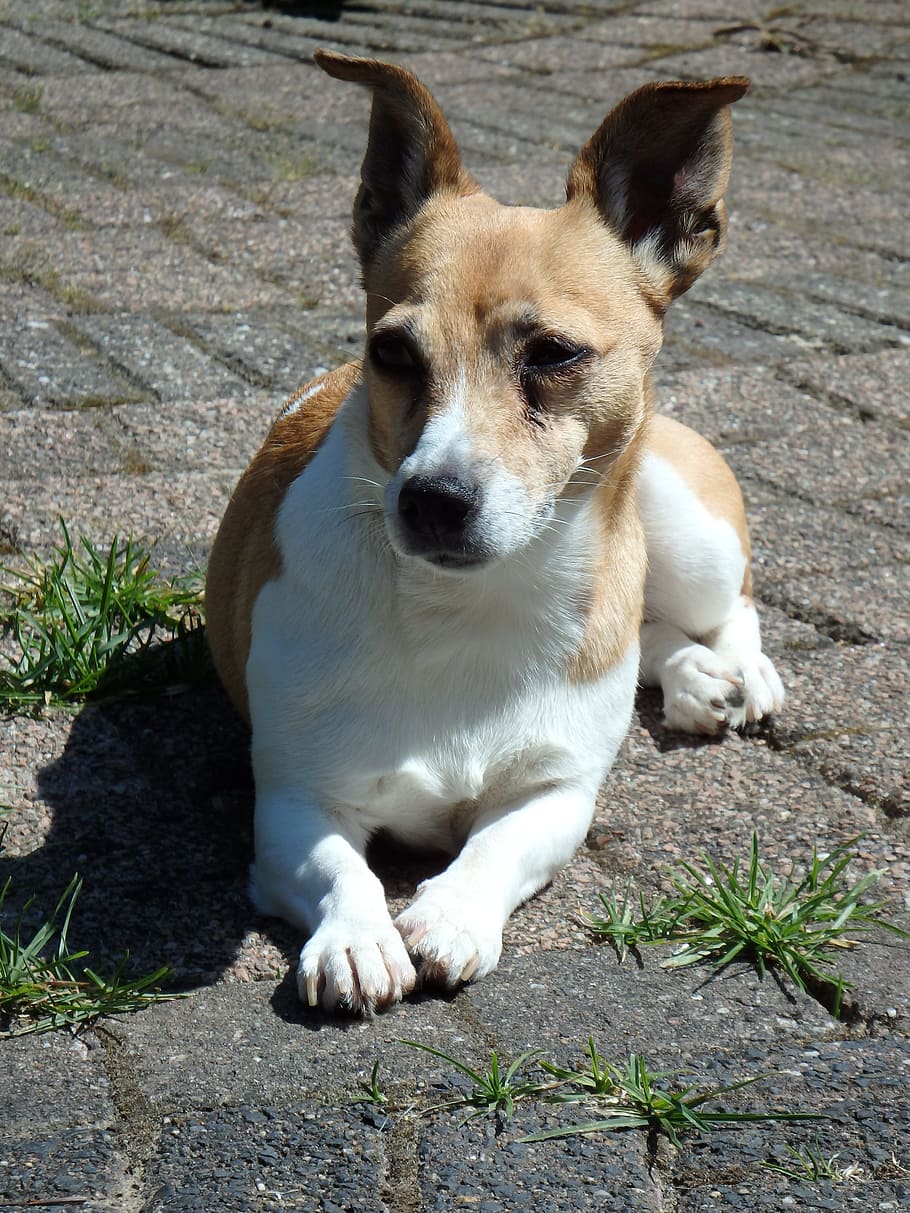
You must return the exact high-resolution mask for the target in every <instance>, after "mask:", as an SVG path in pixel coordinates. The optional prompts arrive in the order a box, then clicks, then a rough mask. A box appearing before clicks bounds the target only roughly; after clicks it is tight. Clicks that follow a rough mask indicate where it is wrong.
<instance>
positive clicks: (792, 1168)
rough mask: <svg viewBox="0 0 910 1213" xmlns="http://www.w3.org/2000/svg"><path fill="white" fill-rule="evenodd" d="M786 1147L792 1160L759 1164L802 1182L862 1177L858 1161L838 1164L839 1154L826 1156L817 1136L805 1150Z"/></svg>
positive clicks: (834, 1180)
mask: <svg viewBox="0 0 910 1213" xmlns="http://www.w3.org/2000/svg"><path fill="white" fill-rule="evenodd" d="M785 1148H786V1151H787V1153H788V1154H789V1155H790V1161H787V1160H785V1161H784V1162H772V1161H770V1159H769V1160H766V1161H765V1162H761V1163H759V1164H758V1165H759V1166H760V1167H763V1168H764V1169H765V1170H766V1171H776V1172H777V1174H778V1175H786V1177H787V1178H788V1179H795V1180H798V1181H799V1182H800V1183H806V1182H807V1181H808V1182H809V1183H818V1181H819V1180H820V1179H828V1180H831V1181H833V1182H834V1183H841V1182H843V1181H844V1180H853V1179H860V1178H861V1177H862V1176H863V1173H864V1172H863V1168H862V1167H860V1166H858V1165H857V1164H856V1163H851V1164H849V1165H848V1166H846V1167H839V1166H837V1159H838V1158H840V1155H839V1154H832V1155H830V1156H829V1157H828V1158H826V1157H825V1155H824V1154H823V1153H822V1149H821V1146H820V1145H819V1143H818V1138H817V1137H816V1139H815V1142H814V1144H813V1145H811V1146H807V1147H806V1149H805V1150H797V1149H794V1148H793V1147H792V1146H786V1147H785Z"/></svg>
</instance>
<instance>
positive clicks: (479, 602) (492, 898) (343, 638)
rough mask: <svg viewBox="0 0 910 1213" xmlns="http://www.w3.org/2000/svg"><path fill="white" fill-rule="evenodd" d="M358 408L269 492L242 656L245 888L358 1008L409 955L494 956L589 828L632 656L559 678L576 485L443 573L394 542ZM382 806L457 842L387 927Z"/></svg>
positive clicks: (417, 829) (427, 960) (575, 552)
mask: <svg viewBox="0 0 910 1213" xmlns="http://www.w3.org/2000/svg"><path fill="white" fill-rule="evenodd" d="M366 411H367V401H366V393H365V390H364V389H362V388H361V389H357V390H356V391H355V392H354V393H353V394H352V396H351V397H350V398H349V399H348V400H347V401H346V402H345V404H344V405H343V406H342V410H341V413H340V415H339V417H338V419H337V421H336V423H335V424H334V425H333V427H332V428H331V430H330V431H329V434H328V436H327V437H326V439H325V441H324V442H323V444H322V446H321V447H320V449H319V451H318V452H317V454H316V455H315V457H314V459H313V460H312V462H311V463H310V465H309V466H308V467H307V470H306V473H305V474H304V475H303V476H301V477H299V478H298V479H297V481H295V482H294V484H293V485H292V486H291V488H290V490H289V492H288V494H287V496H286V498H285V500H284V502H283V505H282V507H281V509H280V512H279V515H278V518H277V524H276V536H277V541H278V546H279V548H280V551H281V555H282V567H283V570H284V571H283V572H282V574H281V576H280V577H279V578H278V579H277V580H274V581H272V582H270V583H268V584H267V585H266V586H265V587H264V588H263V590H262V591H261V593H260V595H259V598H258V600H257V602H256V605H255V609H254V614H253V639H252V647H251V650H250V656H249V661H248V665H247V685H248V690H249V699H250V712H251V716H252V719H253V722H254V729H253V763H254V770H255V777H256V788H257V803H256V865H255V872H254V877H253V889H254V895H255V898H256V901H257V903H258V904H259V906H260V907H261V908H262V909H263V910H265V911H267V912H269V913H275V914H280V915H282V916H283V917H285V918H287V919H289V920H290V921H291V922H293V923H296V924H297V925H299V926H300V927H301V928H304V929H308V930H311V931H312V932H313V934H312V937H311V938H310V940H309V942H308V943H307V944H306V946H305V947H304V949H303V951H302V953H301V958H300V967H299V971H298V982H299V988H300V993H301V997H302V998H304V999H306V1000H307V1001H309V1002H310V1003H314V1002H315V1001H316V1000H317V999H321V1000H322V1002H323V1003H324V1005H326V1006H329V1007H332V1006H335V1005H337V1004H339V1003H340V1004H344V1005H348V1006H352V1007H354V1008H357V1009H369V1008H372V1007H374V1006H381V1005H385V1004H387V1003H389V1002H392V1001H394V1000H395V999H397V998H400V997H401V995H402V994H403V993H404V992H406V991H407V990H408V989H410V988H411V986H412V985H413V984H414V981H415V970H414V967H413V962H414V961H416V963H417V964H418V965H419V966H422V967H423V968H424V970H425V972H427V973H428V974H430V975H431V976H433V977H434V978H435V979H437V980H442V981H444V982H446V983H448V984H451V985H454V984H456V983H457V982H459V981H461V980H465V979H467V978H469V977H479V976H482V975H483V974H484V973H487V972H489V971H490V969H492V968H493V967H494V966H495V964H496V961H497V960H498V957H499V952H500V948H501V938H502V928H503V925H504V923H505V921H506V919H507V918H508V916H509V914H510V913H511V912H512V910H513V909H514V908H515V906H516V905H518V904H519V903H520V902H521V901H523V900H524V899H525V898H527V897H529V896H530V895H531V894H532V893H534V892H535V891H536V890H537V889H539V888H540V887H541V886H542V885H543V884H545V883H546V882H547V881H548V880H549V879H551V877H552V876H553V875H554V874H555V872H557V871H558V870H559V868H561V867H562V866H563V865H564V864H565V863H566V862H567V861H568V859H569V857H570V856H571V854H572V852H573V851H574V849H575V848H576V847H577V846H578V844H579V843H580V842H581V840H582V839H583V837H584V834H585V831H586V829H587V827H588V824H589V823H590V820H591V817H592V815H593V811H594V798H595V795H596V793H597V789H598V787H599V785H600V783H601V781H602V779H603V777H604V775H605V773H606V771H607V770H608V768H609V766H610V764H611V763H612V761H613V758H614V756H615V754H616V750H617V748H618V746H619V744H620V742H621V740H622V738H623V736H624V734H625V732H626V729H627V727H628V722H629V718H630V715H631V710H632V702H633V697H634V690H635V682H636V672H637V663H638V651H637V646H636V645H633V646H631V647H630V649H629V651H628V653H627V654H626V656H625V658H624V659H623V660H622V661H621V662H620V663H619V664H618V665H616V666H615V667H614V668H613V669H612V670H611V671H609V673H608V674H606V675H605V676H604V677H602V678H601V679H600V680H598V681H593V682H588V683H578V684H575V683H571V682H569V681H568V680H567V678H566V668H567V665H568V664H569V662H570V660H571V656H572V654H573V653H574V652H575V651H576V650H577V648H578V645H579V643H580V641H581V638H582V635H583V626H584V625H583V620H582V619H581V618H580V617H579V615H578V613H577V611H576V610H574V609H573V608H572V607H571V605H567V604H571V603H573V602H577V601H579V600H581V599H583V598H584V591H585V589H586V587H587V579H588V577H589V576H590V573H589V570H590V568H591V567H592V561H593V558H594V553H595V551H596V546H595V545H596V538H595V536H596V534H597V528H596V527H595V526H594V524H593V518H592V514H591V507H590V503H589V502H588V500H586V499H585V498H580V499H576V500H573V501H571V502H564V503H562V504H561V505H560V507H559V509H560V517H559V525H558V526H556V525H554V526H552V527H545V528H543V530H542V531H541V533H540V534H539V535H537V537H536V538H534V539H533V540H532V541H531V542H530V543H529V544H528V545H527V546H526V547H525V548H524V549H523V550H522V552H521V553H520V554H519V555H518V556H516V557H515V558H513V559H509V558H504V559H501V560H499V561H496V562H493V563H491V564H490V565H489V566H485V567H484V568H482V569H479V570H476V571H473V572H471V573H469V574H466V575H462V576H458V577H456V576H452V575H451V574H448V575H447V574H444V573H440V572H438V571H437V570H435V569H433V568H432V567H431V566H430V565H429V564H428V563H427V562H425V561H423V560H420V559H417V558H412V557H402V556H399V555H398V554H397V553H396V552H395V551H394V549H393V547H392V545H391V543H390V542H389V538H388V534H387V531H386V527H385V523H384V511H383V499H384V493H385V484H384V483H383V482H384V481H385V480H387V479H388V476H387V475H386V474H385V473H383V471H382V469H381V468H380V467H379V465H378V464H377V463H376V462H375V460H374V459H373V457H372V455H371V453H370V450H369V446H368V443H367V440H366ZM443 445H445V444H443ZM447 449H450V448H447ZM380 828H385V829H387V830H389V831H391V832H392V833H393V834H394V835H396V836H398V837H400V838H402V839H404V840H406V841H408V842H410V843H412V844H425V845H434V846H440V847H443V848H447V849H449V850H452V851H458V850H459V848H461V850H460V853H459V854H458V856H457V858H456V859H455V860H454V861H453V863H452V864H451V866H450V867H449V868H448V869H447V870H446V871H445V872H444V873H442V874H441V875H440V876H437V877H435V878H434V879H433V880H431V881H428V882H426V883H425V884H424V885H422V886H421V889H420V890H419V892H418V896H417V899H416V900H415V902H414V903H413V904H412V905H411V906H410V907H409V909H407V910H406V911H405V912H404V914H402V915H401V917H400V919H399V921H398V924H397V926H398V930H396V929H395V927H394V926H393V924H392V922H391V919H390V917H389V913H388V910H387V908H386V904H385V899H384V896H383V893H382V889H381V886H380V884H379V881H378V880H377V879H376V877H375V876H374V875H373V874H372V873H371V872H370V871H369V869H368V867H367V865H366V862H365V860H364V849H365V846H366V844H367V841H368V840H369V837H370V836H371V834H373V833H374V832H375V831H376V830H378V829H380ZM505 857H507V858H505ZM399 932H400V934H399ZM402 936H403V938H404V942H402ZM405 945H407V949H406V947H405ZM408 953H410V957H411V958H410V959H409V955H408Z"/></svg>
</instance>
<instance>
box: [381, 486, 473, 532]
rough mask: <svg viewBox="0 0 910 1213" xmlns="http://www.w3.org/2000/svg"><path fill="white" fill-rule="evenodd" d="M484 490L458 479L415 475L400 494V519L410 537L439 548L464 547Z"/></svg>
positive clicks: (402, 488)
mask: <svg viewBox="0 0 910 1213" xmlns="http://www.w3.org/2000/svg"><path fill="white" fill-rule="evenodd" d="M479 500H480V489H479V488H478V486H477V485H476V484H466V483H465V482H464V481H463V480H459V479H458V478H457V477H455V476H412V477H411V478H410V480H406V481H405V483H404V484H403V485H402V486H401V492H400V493H399V494H398V516H399V518H400V519H401V521H402V522H403V523H404V525H405V527H407V530H408V532H409V533H410V535H411V536H412V537H413V538H415V539H417V540H419V541H422V543H428V544H432V545H433V546H434V547H439V548H449V547H454V548H458V549H460V548H462V547H463V546H464V540H465V531H466V530H467V527H468V525H469V523H470V522H471V519H472V518H473V516H474V514H475V513H476V511H477V506H478V502H479Z"/></svg>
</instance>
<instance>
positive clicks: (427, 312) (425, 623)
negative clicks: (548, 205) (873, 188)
mask: <svg viewBox="0 0 910 1213" xmlns="http://www.w3.org/2000/svg"><path fill="white" fill-rule="evenodd" d="M316 59H317V62H318V64H319V66H320V67H321V68H323V69H324V70H325V71H326V72H328V73H329V74H330V75H332V76H336V77H338V78H340V79H343V80H351V81H356V82H357V83H359V84H363V85H366V86H368V87H369V88H370V89H372V94H373V108H372V117H371V122H370V134H369V143H368V147H367V151H366V157H365V159H364V162H363V169H362V184H361V187H360V191H359V193H358V195H357V200H356V203H355V207H354V227H353V235H354V242H355V245H356V248H357V252H358V254H359V257H360V261H361V265H362V267H363V280H364V284H365V287H366V295H367V308H366V311H367V339H366V352H365V356H364V360H363V363H362V365H361V364H359V363H358V364H352V365H350V366H345V367H342V368H340V369H339V370H337V371H333V372H332V373H330V374H328V375H325V376H323V377H322V378H321V379H318V380H316V381H315V382H313V383H309V384H307V385H306V386H305V387H303V388H301V389H300V391H299V392H297V393H296V395H294V396H292V397H291V399H290V400H289V401H288V403H287V404H286V406H285V408H284V410H283V411H282V413H281V414H280V415H279V417H278V419H277V420H276V421H275V423H274V425H273V426H272V429H271V431H270V433H269V435H268V437H267V438H266V441H265V444H264V446H263V447H262V449H261V451H260V452H259V454H258V455H257V456H256V457H255V459H254V460H253V462H252V464H251V466H250V467H249V469H248V470H247V472H246V474H245V475H244V476H243V478H242V480H241V481H240V484H239V485H238V487H237V489H236V491H235V493H234V495H233V498H232V500H231V502H230V505H229V507H228V510H227V513H226V515H225V518H224V521H223V523H222V525H221V529H220V531H219V533H218V537H217V539H216V541H215V546H214V549H213V552H212V557H211V564H210V568H209V577H208V586H207V593H206V602H207V615H208V628H209V636H210V639H211V646H212V652H213V654H214V657H215V662H216V664H217V667H218V670H219V672H220V674H221V677H222V679H223V681H224V684H225V686H226V688H227V690H228V692H229V693H230V695H231V697H232V699H233V701H234V703H235V704H236V705H237V707H238V708H239V710H240V711H241V712H242V713H243V714H244V715H246V716H247V717H248V719H249V720H250V721H251V723H252V730H253V732H252V749H253V766H254V773H255V780H256V818H255V821H256V824H255V832H256V862H255V867H254V871H253V878H252V891H253V897H254V899H255V902H256V904H257V905H258V906H259V908H260V909H261V910H263V911H265V912H266V913H269V914H276V915H280V916H281V917H283V918H286V919H288V920H289V921H290V922H291V923H293V924H295V925H296V926H298V927H300V929H301V930H302V931H308V932H310V936H309V941H308V942H307V944H306V946H305V947H304V948H303V951H302V952H301V955H300V965H299V970H298V988H299V991H300V995H301V998H303V999H304V1000H305V1001H307V1002H309V1003H310V1004H311V1005H315V1004H317V1003H318V1002H321V1003H322V1005H323V1006H324V1007H326V1008H333V1007H337V1006H343V1007H347V1008H352V1009H354V1010H355V1011H363V1012H370V1011H372V1010H374V1009H378V1008H383V1007H386V1006H388V1005H389V1004H391V1003H393V1002H395V1001H396V1000H398V999H400V998H401V997H402V996H403V995H405V994H407V992H408V991H409V990H411V989H412V987H413V986H414V985H415V982H416V981H417V979H418V976H420V977H421V978H424V979H429V980H432V981H436V982H441V983H442V984H444V985H447V986H455V985H457V984H458V983H460V982H465V981H469V980H471V979H474V978H479V977H482V976H483V975H484V974H485V973H489V972H490V971H491V969H493V968H494V967H495V965H496V963H497V961H498V959H499V955H500V951H501V947H502V929H503V925H504V923H505V921H506V919H507V918H508V916H509V915H510V914H511V912H512V911H513V910H514V909H515V907H516V906H517V905H518V904H519V903H520V902H522V901H523V900H525V899H526V898H528V897H530V896H531V894H532V893H534V892H535V891H536V890H538V889H540V888H541V887H542V886H543V885H544V884H546V883H547V881H549V880H550V879H551V877H552V876H553V875H554V874H555V873H556V872H557V871H558V870H559V869H560V868H561V867H562V866H563V865H564V864H565V863H566V862H567V861H568V860H569V858H570V857H571V855H572V853H573V851H574V850H575V848H576V847H577V846H578V845H579V843H580V842H581V841H582V839H583V838H584V836H585V832H586V830H587V829H588V826H589V824H590V821H591V817H592V814H593V812H594V802H595V796H596V795H597V791H598V788H599V787H600V784H601V781H602V780H603V778H604V776H605V774H606V772H607V771H608V769H609V767H610V765H611V763H612V762H613V759H614V757H615V755H616V751H617V748H618V747H619V745H620V743H621V741H622V739H623V737H624V735H625V733H626V731H627V728H628V725H629V720H630V716H631V712H632V707H633V699H634V696H635V688H636V683H637V681H638V679H639V676H640V677H641V678H642V679H643V680H644V681H645V682H646V683H649V684H660V686H661V687H662V688H663V696H664V711H665V715H666V720H667V723H668V725H669V726H670V727H672V728H676V729H683V730H687V731H691V732H701V733H715V732H717V731H718V730H720V729H722V728H724V727H726V726H727V725H733V726H737V725H740V724H743V723H745V722H746V721H749V720H754V719H756V718H759V717H761V716H764V715H765V714H766V713H768V712H771V711H773V710H774V709H775V708H776V707H777V706H778V705H779V704H780V703H781V701H782V699H783V688H782V686H781V683H780V679H779V678H778V676H777V674H776V672H775V670H774V667H773V666H772V664H771V662H770V661H769V660H768V658H767V657H765V656H764V655H763V654H762V651H761V644H760V640H759V629H758V620H757V616H756V612H755V608H754V606H753V604H752V601H751V599H750V597H749V594H750V568H749V540H748V534H747V531H746V524H745V519H744V516H743V506H742V500H741V497H740V493H739V489H738V487H737V485H736V482H735V480H734V478H733V476H732V474H731V472H730V471H729V469H728V468H727V466H726V464H725V463H724V462H723V460H722V459H721V457H720V456H719V455H718V454H717V453H716V452H715V451H714V449H713V448H712V447H711V446H710V445H709V444H708V443H707V442H706V441H705V440H704V439H702V438H700V437H699V436H698V435H696V434H695V433H693V432H692V431H691V430H688V429H686V428H685V427H684V426H682V425H680V424H679V423H677V422H676V421H672V420H669V419H667V418H663V417H658V416H654V415H653V414H652V413H651V410H650V399H649V397H650V388H649V382H648V368H649V367H650V365H651V363H652V362H653V360H654V357H655V355H656V354H657V352H658V350H659V348H660V345H661V339H662V330H661V320H662V317H663V314H664V311H665V309H666V308H667V306H668V304H669V303H670V302H671V300H672V299H673V298H674V297H675V296H677V295H679V294H680V293H681V292H682V291H684V290H686V289H687V288H688V287H689V286H690V285H691V283H692V282H693V281H694V280H695V278H697V277H698V275H699V274H700V273H701V272H702V270H704V269H705V267H706V266H707V265H708V263H709V262H710V261H711V260H712V259H713V257H714V256H715V254H716V253H717V252H718V250H719V248H720V246H721V243H722V240H723V235H724V229H725V226H726V223H725V214H724V204H723V201H722V195H723V193H724V190H725V188H726V185H727V179H728V176H729V166H730V154H731V123H730V116H729V108H728V107H729V106H730V105H731V104H732V103H733V102H734V101H736V100H737V99H738V98H739V97H741V96H742V95H743V93H744V92H745V91H746V89H747V87H748V82H747V81H746V80H744V79H741V78H729V79H722V80H714V81H709V82H707V83H698V84H679V83H674V84H648V85H646V86H645V87H644V88H641V89H639V90H638V91H637V92H635V93H633V94H632V95H631V96H629V97H627V98H626V99H625V100H624V101H623V102H622V103H621V104H620V105H618V106H617V107H616V108H615V109H614V110H613V111H612V112H611V113H610V114H609V115H608V117H607V118H606V119H605V121H604V122H603V123H602V125H601V126H600V128H599V129H598V130H597V131H596V133H595V134H594V135H593V137H592V138H591V139H590V140H589V141H588V143H586V144H585V146H584V147H583V148H582V150H581V151H580V152H579V154H578V157H577V159H576V160H575V163H574V164H573V165H572V168H571V170H570V173H569V178H568V186H567V201H566V203H565V205H564V206H562V207H561V208H560V209H558V210H552V211H548V210H536V209H531V208H527V207H508V206H502V205H500V204H499V203H497V202H495V201H494V200H493V199H492V198H490V197H488V196H487V195H486V194H484V193H483V192H482V191H481V189H480V187H479V186H478V185H477V183H476V182H475V181H474V180H473V178H472V177H471V176H469V174H468V173H467V172H466V171H465V169H464V168H463V167H462V163H461V159H460V156H459V153H458V149H457V147H456V144H455V141H454V139H453V137H452V135H451V132H450V130H449V127H448V125H447V123H446V120H445V118H444V117H443V115H442V113H441V111H440V109H439V107H438V106H437V104H436V103H435V101H434V100H433V98H432V97H431V96H430V94H429V93H428V92H427V90H426V89H425V88H424V87H423V86H422V85H421V84H420V83H419V82H418V81H417V80H416V79H415V77H414V76H412V75H411V74H410V73H409V72H407V71H405V70H404V69H403V68H401V67H398V66H394V65H392V64H388V63H379V62H375V61H373V60H367V59H354V58H348V57H346V56H342V55H338V54H333V53H329V52H327V51H323V52H320V53H318V54H317V56H316ZM643 617H644V619H645V621H646V622H644V624H643V625H642V618H643ZM640 625H641V627H640ZM639 638H640V641H641V651H639ZM379 830H385V831H388V832H389V833H391V835H393V836H394V837H396V838H398V839H401V840H403V841H405V842H407V843H410V844H414V845H417V846H422V845H427V846H433V847H442V848H446V849H448V850H450V851H451V852H453V853H454V854H455V858H454V859H453V861H452V863H451V865H450V866H449V867H448V868H447V869H446V870H445V871H444V872H443V873H442V874H441V875H438V876H436V877H434V878H433V879H431V880H428V881H426V882H424V883H423V884H422V885H421V886H420V887H419V889H418V891H417V896H416V899H415V900H414V901H413V903H412V904H411V905H410V906H409V907H408V908H407V909H406V910H405V911H404V913H402V914H401V915H399V917H398V918H397V919H396V921H395V922H393V921H392V919H391V917H390V916H389V911H388V908H387V906H386V900H385V896H384V893H383V888H382V885H381V884H380V882H379V880H378V879H377V878H376V876H375V875H374V874H373V873H372V872H371V871H370V869H369V867H368V866H367V863H366V860H365V858H364V854H365V849H366V846H367V843H368V842H369V840H370V838H371V836H372V835H373V834H374V833H376V832H377V831H379Z"/></svg>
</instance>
